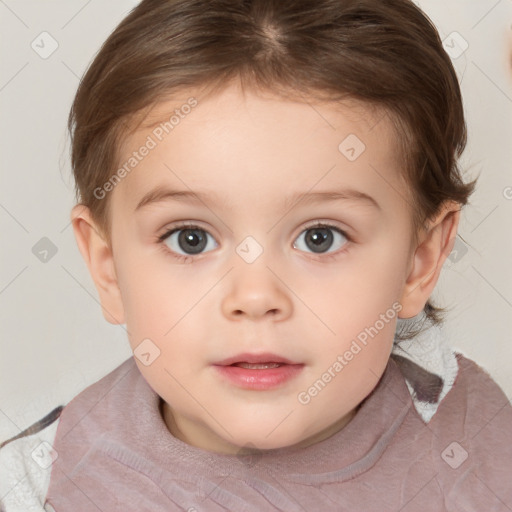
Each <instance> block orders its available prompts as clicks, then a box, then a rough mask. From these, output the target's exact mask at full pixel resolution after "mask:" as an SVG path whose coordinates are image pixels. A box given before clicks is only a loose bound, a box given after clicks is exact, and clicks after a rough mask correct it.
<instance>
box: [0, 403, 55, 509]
mask: <svg viewBox="0 0 512 512" xmlns="http://www.w3.org/2000/svg"><path fill="white" fill-rule="evenodd" d="M61 411H62V406H59V407H57V408H55V409H54V410H53V411H51V412H50V413H49V414H47V415H46V416H45V417H44V418H42V419H41V420H39V421H37V422H36V423H34V424H33V425H31V426H30V427H29V428H27V429H25V430H24V431H23V432H21V433H20V434H18V435H17V436H15V437H14V438H11V439H8V440H6V441H4V442H2V443H1V444H0V511H1V512H43V511H44V510H45V509H44V500H45V497H46V492H47V489H48V485H49V483H50V473H51V466H52V464H53V462H54V461H55V459H56V457H57V456H58V455H57V453H56V452H55V450H54V449H53V446H52V445H53V441H54V439H55V435H56V432H57V427H58V424H59V416H60V413H61Z"/></svg>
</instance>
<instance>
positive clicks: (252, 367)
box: [235, 363, 281, 370]
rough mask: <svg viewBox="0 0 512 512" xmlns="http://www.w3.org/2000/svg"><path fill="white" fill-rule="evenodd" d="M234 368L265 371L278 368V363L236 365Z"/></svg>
mask: <svg viewBox="0 0 512 512" xmlns="http://www.w3.org/2000/svg"><path fill="white" fill-rule="evenodd" d="M235 366H239V367H240V368H247V369H250V370H267V369H268V368H279V367H280V366H281V364H280V363H236V364H235Z"/></svg>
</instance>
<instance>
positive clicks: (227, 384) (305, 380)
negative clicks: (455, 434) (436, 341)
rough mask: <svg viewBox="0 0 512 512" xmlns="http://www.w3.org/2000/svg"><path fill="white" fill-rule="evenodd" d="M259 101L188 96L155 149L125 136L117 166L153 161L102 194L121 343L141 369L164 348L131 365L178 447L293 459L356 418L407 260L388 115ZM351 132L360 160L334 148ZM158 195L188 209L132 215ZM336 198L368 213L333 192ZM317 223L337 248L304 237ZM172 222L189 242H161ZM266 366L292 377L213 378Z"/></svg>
mask: <svg viewBox="0 0 512 512" xmlns="http://www.w3.org/2000/svg"><path fill="white" fill-rule="evenodd" d="M188 97H189V95H185V94H184V95H183V100H181V99H180V100H176V101H172V102H169V103H166V104H164V105H160V106H159V107H158V112H154V113H153V114H152V116H153V117H152V120H153V121H154V120H155V119H158V121H163V120H167V119H169V117H170V116H171V115H172V113H173V111H174V109H176V108H178V109H179V108H180V107H181V106H182V105H183V104H184V103H186V100H187V98H188ZM265 98H266V99H265ZM265 98H263V97H262V96H258V95H254V94H253V93H247V95H246V97H245V98H244V97H243V95H242V93H241V92H240V90H239V89H238V88H235V87H234V86H233V87H231V86H230V87H229V88H227V89H225V90H224V92H222V93H221V94H220V95H217V96H213V97H211V98H209V99H205V100H201V98H200V97H199V96H198V97H197V100H198V104H197V106H195V107H194V108H192V109H190V110H191V112H190V113H189V114H187V115H185V116H183V118H181V119H180V121H179V124H177V125H176V126H175V127H174V129H173V130H172V131H170V132H169V134H167V135H165V132H164V136H163V137H161V138H162V140H161V141H159V140H158V138H157V137H156V136H155V131H154V127H153V128H149V129H148V128H145V129H141V130H140V131H138V132H136V133H135V134H134V135H133V136H131V137H130V138H129V139H127V140H126V141H125V142H126V143H125V146H124V150H123V151H124V152H123V155H122V157H121V165H122V163H123V162H125V161H126V160H128V158H129V157H130V156H132V152H133V151H136V150H138V149H139V148H140V147H141V146H143V145H144V144H147V141H148V135H149V136H151V138H152V139H153V140H154V141H155V142H156V147H154V148H152V149H150V150H149V151H148V154H147V156H145V157H144V158H142V159H141V161H140V162H139V163H138V164H137V166H136V167H135V168H134V169H133V170H132V171H131V172H130V173H129V174H128V175H127V176H126V177H125V178H124V179H123V180H122V182H121V183H120V184H119V185H117V187H115V189H114V191H113V192H112V197H111V200H112V203H111V207H112V210H111V211H112V224H111V227H112V248H113V255H114V265H115V270H116V275H117V280H118V286H119V290H120V296H121V299H122V301H121V302H122V306H120V307H122V310H123V315H124V320H125V322H126V324H127V330H128V332H129V337H130V343H131V346H132V348H133V349H134V350H136V349H137V347H138V346H139V345H140V344H141V343H142V342H143V340H146V339H149V340H151V342H147V341H146V342H145V343H146V345H143V347H144V352H149V353H150V354H151V356H143V359H144V358H146V359H149V360H152V359H153V358H154V357H155V355H156V354H157V350H159V351H160V355H159V356H158V357H156V359H154V361H153V362H152V363H151V364H149V365H148V366H146V365H144V364H142V363H141V361H139V359H137V358H136V361H137V364H138V367H139V369H140V371H141V373H142V374H143V375H144V377H145V378H146V380H147V381H148V383H149V384H150V385H151V387H152V388H153V389H154V390H155V391H156V392H157V393H158V394H159V395H160V396H161V397H162V398H163V399H164V400H165V402H166V405H165V406H164V418H165V421H166V423H167V425H168V427H169V429H170V431H171V432H173V433H174V435H175V436H176V437H178V438H180V439H182V440H184V441H185V442H188V443H189V444H192V445H194V446H198V447H201V448H205V449H208V450H212V451H218V452H225V453H234V452H236V451H237V450H238V449H239V448H240V447H241V446H244V445H246V444H249V443H251V444H252V445H254V446H256V447H258V448H262V449H267V448H278V447H284V446H288V445H293V444H300V445H301V446H305V445H308V444H311V443H313V442H316V441H319V440H321V439H323V438H325V437H328V436H329V435H331V434H333V433H334V432H335V431H337V430H339V428H341V427H342V426H343V425H344V424H345V423H346V422H347V421H349V420H350V418H351V416H352V415H353V413H354V410H355V408H356V407H357V405H358V404H359V403H360V402H361V401H362V400H363V399H364V398H365V397H366V396H367V395H368V394H369V393H370V391H371V390H372V389H373V388H374V386H375V385H376V383H377V381H378V379H379V378H380V376H381V375H382V373H383V371H384V369H385V366H386V363H387V361H388V357H389V354H390V351H391V348H392V343H393V337H394V332H395V324H396V318H397V316H398V311H400V308H401V301H402V300H403V299H404V297H405V293H404V289H405V288H404V285H405V283H406V280H407V277H408V272H409V270H410V262H411V256H412V254H413V252H414V251H413V250H412V247H411V240H412V226H411V212H410V202H409V201H408V199H407V198H408V197H409V195H408V191H407V190H406V187H405V186H404V184H403V182H402V180H401V179H400V174H399V173H400V171H401V170H400V168H399V162H397V160H398V158H397V152H396V150H395V139H394V137H393V132H392V129H391V124H390V121H389V119H388V118H387V117H384V118H382V117H380V116H378V115H377V114H375V115H370V113H369V111H368V110H363V109H361V108H359V109H358V110H354V109H349V108H347V107H345V108H344V109H342V108H337V109H335V108H334V105H332V104H318V103H314V102H312V103H311V105H310V104H307V103H298V102H291V101H290V102H288V101H285V100H283V99H277V98H274V99H271V97H270V96H268V97H267V96H266V97H265ZM187 110H188V109H187ZM155 116H156V117H155ZM379 119H380V121H379ZM156 126H158V125H156ZM156 133H160V132H156ZM350 134H355V136H357V137H358V138H359V139H360V141H362V142H363V143H364V144H365V146H366V149H365V150H364V151H363V152H362V153H361V154H360V155H359V156H358V153H359V152H360V151H361V149H362V146H360V144H361V143H360V142H358V141H357V139H355V137H354V135H351V136H350V138H349V139H348V140H347V141H346V142H345V143H343V144H342V147H341V149H339V145H340V143H342V142H343V141H344V140H345V139H346V138H347V137H348V136H349V135H350ZM160 135H162V134H161V133H160ZM149 145H150V146H151V145H152V144H149ZM350 148H353V151H352V150H351V149H350ZM347 157H350V158H347ZM354 158H355V159H354ZM351 160H352V161H351ZM155 189H158V190H159V191H160V193H161V192H163V191H164V190H167V191H171V190H174V191H183V192H186V193H187V194H188V193H190V192H194V193H197V194H198V195H200V199H193V198H191V197H189V196H188V195H182V196H175V197H170V196H168V197H167V198H162V199H161V200H159V201H156V202H150V203H146V204H145V205H144V206H141V207H140V208H138V209H137V205H138V204H139V203H140V202H141V200H142V199H143V198H144V197H145V196H146V195H147V194H148V193H149V192H150V191H154V190H155ZM348 189H350V190H352V191H359V192H361V193H364V194H367V195H368V196H370V197H371V198H373V200H371V199H368V198H361V197H359V198H358V197H355V196H353V195H351V196H350V197H347V198H346V199H343V198H341V197H337V198H335V197H334V196H331V197H329V196H328V195H327V194H328V193H333V194H334V193H339V194H341V193H342V192H341V191H343V190H345V191H346V190H348ZM320 193H321V194H324V196H320V195H315V194H320ZM347 196H348V194H347ZM317 221H318V222H320V223H321V224H328V225H332V226H334V227H335V228H338V229H340V230H342V231H345V232H346V235H347V237H348V238H345V237H344V236H343V235H342V234H341V233H339V232H337V231H336V230H335V229H315V228H312V227H311V225H313V224H314V223H315V222H317ZM182 222H187V223H188V224H193V225H194V226H197V227H198V228H200V230H198V229H196V230H192V231H190V232H189V233H188V234H189V236H188V237H187V236H185V235H186V234H187V233H186V232H183V231H182V232H177V233H175V234H174V235H172V236H169V237H168V238H167V239H165V240H164V241H163V242H159V241H158V237H160V236H161V235H163V234H164V233H166V232H167V231H168V230H170V229H172V228H178V227H179V226H180V225H181V223H182ZM201 230H204V231H201ZM179 235H182V236H181V237H180V238H179ZM194 251H197V252H196V253H194ZM260 251H262V252H261V254H260ZM186 254H189V255H190V254H195V255H192V256H189V258H188V259H187V260H186V261H184V260H183V259H180V258H181V257H182V256H180V255H186ZM365 329H367V330H366V331H365ZM365 332H366V340H365V342H363V341H361V340H363V339H364V338H365V336H364V334H362V333H365ZM370 333H371V334H370ZM358 336H359V338H358ZM354 340H357V342H356V344H354ZM155 346H156V347H158V349H156V348H155ZM357 347H358V348H359V349H358V348H357ZM137 353H138V352H137ZM262 353H272V354H274V355H276V356H279V357H281V358H286V359H288V360H290V361H291V362H293V363H295V364H296V365H298V366H296V367H293V368H291V367H290V366H286V365H285V366H281V367H280V369H277V370H275V369H274V370H270V369H268V368H267V369H245V370H243V369H240V368H238V369H234V368H231V369H230V370H226V367H224V369H222V367H219V366H217V365H216V363H219V362H221V361H223V360H226V359H227V358H232V357H235V356H237V355H240V354H253V355H258V354H262ZM235 359H236V357H235ZM243 359H244V357H243V356H242V359H241V360H243ZM272 359H273V358H272V357H271V356H269V357H268V360H269V362H271V360H272ZM274 359H275V358H274ZM337 362H338V364H336V363H337ZM288 370H289V372H288ZM237 372H239V377H233V379H231V378H229V377H228V376H227V375H228V374H229V375H235V374H236V373H237ZM265 372H267V373H266V374H265ZM265 375H267V376H270V377H269V382H266V381H265V378H266V377H265ZM251 376H252V377H251ZM286 376H287V378H286ZM251 378H253V380H252V381H251ZM244 379H245V380H244ZM272 379H274V380H272ZM244 382H245V383H244ZM251 382H252V384H251ZM265 382H266V383H265ZM315 383H316V384H315ZM251 386H252V387H251ZM315 386H316V387H315ZM312 388H313V389H312ZM315 390H316V392H315Z"/></svg>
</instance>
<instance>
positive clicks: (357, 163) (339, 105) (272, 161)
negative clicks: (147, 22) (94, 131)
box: [116, 86, 407, 207]
mask: <svg viewBox="0 0 512 512" xmlns="http://www.w3.org/2000/svg"><path fill="white" fill-rule="evenodd" d="M191 98H192V100H191ZM192 105H193V106H192ZM144 145H150V146H153V147H152V148H151V150H150V151H146V153H147V154H146V156H144V158H143V159H141V160H140V161H139V162H137V165H136V166H135V167H134V169H133V171H130V173H129V176H127V178H126V179H124V180H123V183H122V186H120V187H118V188H119V189H120V190H119V191H116V194H119V193H121V194H123V195H124V199H125V201H124V202H129V203H130V204H131V205H132V207H133V206H134V204H135V202H136V201H138V200H140V198H141V196H142V195H144V194H145V193H147V192H148V191H149V190H150V189H151V188H152V187H154V186H155V185H157V184H159V183H163V182H165V183H168V184H169V185H173V186H175V185H180V188H184V187H188V188H190V189H193V190H201V191H208V190H210V191H212V192H214V191H215V192H217V193H220V195H221V196H222V193H224V196H223V197H224V199H225V200H226V201H231V198H230V197H229V193H230V192H236V193H237V194H239V193H240V189H242V188H243V189H244V190H248V189H250V190H252V191H253V192H258V191H261V192H265V193H267V192H268V191H269V190H271V189H275V190H276V192H277V193H279V194H281V195H282V194H283V192H285V191H286V190H289V191H290V193H291V194H293V193H294V192H295V193H296V194H299V193H300V192H301V191H304V190H307V189H312V188H314V187H316V186H318V188H325V187H327V188H329V187H332V186H337V185H344V186H349V185H357V186H359V187H360V188H363V189H365V190H366V191H367V192H368V193H369V194H376V195H377V196H379V195H380V196H382V195H385V194H387V195H388V196H389V195H390V193H391V195H397V194H398V195H400V194H402V196H403V195H404V194H407V189H406V186H405V183H404V182H403V173H402V169H401V168H400V165H399V164H400V156H399V151H398V140H397V137H396V133H395V130H394V127H393V124H392V122H391V120H390V118H389V117H388V116H387V115H386V113H385V111H384V110H383V109H381V108H376V107H372V106H370V105H368V104H364V103H362V102H360V101H356V100H353V99H350V100H349V99H347V100H344V101H343V102H332V101H331V102H329V101H319V100H318V99H315V98H313V97H308V96H301V97H300V98H299V97H298V96H297V95H295V96H290V97H283V96H277V95H275V94H272V93H262V92H258V93H255V92H254V91H249V92H248V91H241V90H240V89H239V88H238V87H236V86H231V87H227V88H226V89H224V90H223V91H221V92H220V93H217V94H215V95H207V94H203V95H202V94H201V91H197V90H189V91H184V92H181V93H180V94H177V95H174V96H173V97H172V98H167V99H165V100H163V101H161V102H159V103H158V104H157V105H156V106H154V107H153V108H152V109H151V110H150V111H149V112H148V113H147V114H146V115H145V117H144V119H143V121H142V122H141V123H140V124H139V126H138V127H137V130H136V131H135V132H134V133H132V134H131V135H129V136H127V137H125V139H124V140H123V144H122V146H121V151H120V162H119V164H120V166H121V165H123V163H126V162H127V161H128V160H129V159H130V157H131V155H133V152H134V151H135V152H136V151H137V150H138V149H139V148H142V147H143V146H144ZM330 170H331V171H330ZM171 171H172V172H171ZM180 181H181V183H180ZM228 185H229V186H228ZM283 187H286V189H285V188H283ZM219 189H220V191H219ZM395 199H397V198H395Z"/></svg>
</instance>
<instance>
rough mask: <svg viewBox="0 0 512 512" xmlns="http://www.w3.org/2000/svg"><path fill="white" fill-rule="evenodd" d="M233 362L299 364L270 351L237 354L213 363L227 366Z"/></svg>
mask: <svg viewBox="0 0 512 512" xmlns="http://www.w3.org/2000/svg"><path fill="white" fill-rule="evenodd" d="M233 363H282V364H300V363H296V362H294V361H291V360H290V359H287V358H286V357H282V356H279V355H277V354H271V353H270V352H265V353H263V354H250V353H244V354H237V355H236V356H233V357H228V358H227V359H223V360H222V361H217V362H216V363H213V364H214V365H216V366H229V365H231V364H233Z"/></svg>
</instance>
